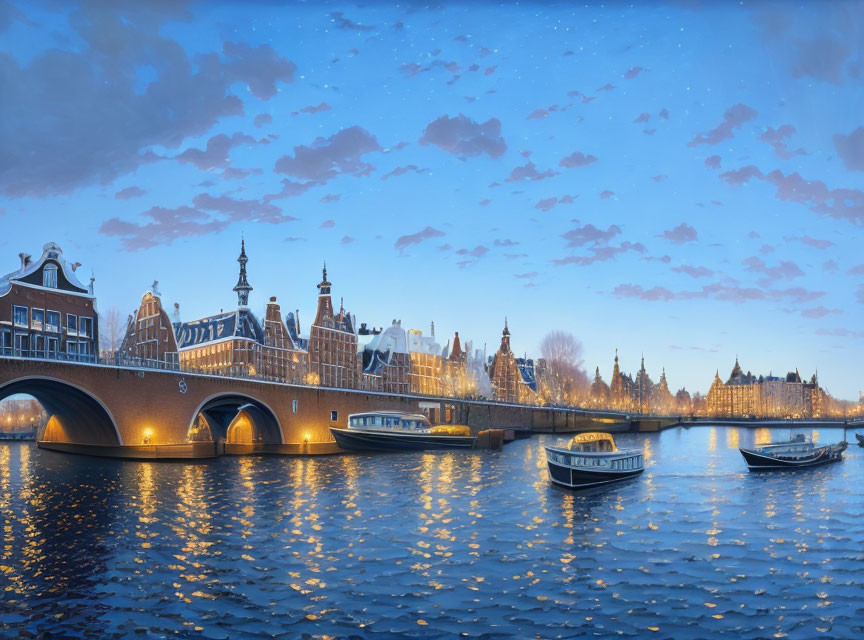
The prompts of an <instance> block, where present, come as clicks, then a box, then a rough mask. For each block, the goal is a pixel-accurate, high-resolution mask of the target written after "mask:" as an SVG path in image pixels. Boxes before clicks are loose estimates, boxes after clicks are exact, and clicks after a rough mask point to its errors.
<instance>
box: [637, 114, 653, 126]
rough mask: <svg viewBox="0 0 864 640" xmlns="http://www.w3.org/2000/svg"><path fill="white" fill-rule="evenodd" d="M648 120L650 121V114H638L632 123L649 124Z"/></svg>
mask: <svg viewBox="0 0 864 640" xmlns="http://www.w3.org/2000/svg"><path fill="white" fill-rule="evenodd" d="M650 120H651V114H650V113H640V114H639V115H638V116H637V117H636V119H635V120H634V121H633V122H634V123H637V124H638V123H640V122H649V121H650Z"/></svg>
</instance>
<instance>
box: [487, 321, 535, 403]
mask: <svg viewBox="0 0 864 640" xmlns="http://www.w3.org/2000/svg"><path fill="white" fill-rule="evenodd" d="M532 369H533V367H532ZM488 372H489V379H490V380H491V382H492V397H493V398H494V399H495V400H497V401H499V402H529V401H530V400H532V399H533V397H534V395H535V394H534V392H533V390H532V389H531V387H530V384H529V382H527V381H526V380H525V379H524V378H523V377H522V370H521V369H520V367H519V363H518V362H517V361H516V358H515V357H514V356H513V351H512V350H511V348H510V329H509V327H508V326H507V320H506V319H505V320H504V330H503V331H502V332H501V344H500V345H499V347H498V351H497V352H496V353H495V355H494V356H492V361H491V362H490V363H489V367H488ZM532 379H533V370H532Z"/></svg>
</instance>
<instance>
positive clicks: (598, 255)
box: [552, 240, 645, 267]
mask: <svg viewBox="0 0 864 640" xmlns="http://www.w3.org/2000/svg"><path fill="white" fill-rule="evenodd" d="M588 251H590V252H591V255H589V256H567V257H565V258H556V259H554V260H552V263H553V264H555V265H557V266H559V267H560V266H563V265H567V264H575V265H579V266H582V267H584V266H588V265H591V264H594V263H595V262H608V261H609V260H614V259H615V258H616V257H617V256H618V255H619V254H622V253H626V252H628V251H636V252H638V253H645V245H644V244H642V243H641V242H630V241H629V240H625V241H624V242H622V243H621V244H619V245H618V246H612V245H610V246H606V247H601V246H594V247H588Z"/></svg>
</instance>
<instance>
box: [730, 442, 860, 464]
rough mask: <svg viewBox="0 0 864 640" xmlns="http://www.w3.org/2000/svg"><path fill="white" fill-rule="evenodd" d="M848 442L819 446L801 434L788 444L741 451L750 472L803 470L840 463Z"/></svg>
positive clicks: (777, 443) (774, 443)
mask: <svg viewBox="0 0 864 640" xmlns="http://www.w3.org/2000/svg"><path fill="white" fill-rule="evenodd" d="M846 447H847V443H846V441H845V440H844V441H841V442H835V443H834V444H826V445H822V446H817V445H816V444H815V443H814V442H813V441H812V440H809V439H807V438H805V437H804V436H803V435H801V434H799V435H798V436H796V437H795V438H793V439H792V440H789V441H787V442H772V443H770V444H766V445H763V446H761V447H756V448H755V449H739V451H740V452H741V455H742V456H744V460H745V461H746V462H747V468H748V469H749V470H750V471H768V470H775V469H803V468H807V467H816V466H819V465H822V464H828V463H829V462H839V461H841V460H842V459H843V452H844V451H845V450H846Z"/></svg>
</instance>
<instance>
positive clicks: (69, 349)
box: [66, 340, 78, 356]
mask: <svg viewBox="0 0 864 640" xmlns="http://www.w3.org/2000/svg"><path fill="white" fill-rule="evenodd" d="M66 355H69V356H75V355H78V343H77V342H75V341H74V340H67V341H66Z"/></svg>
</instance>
